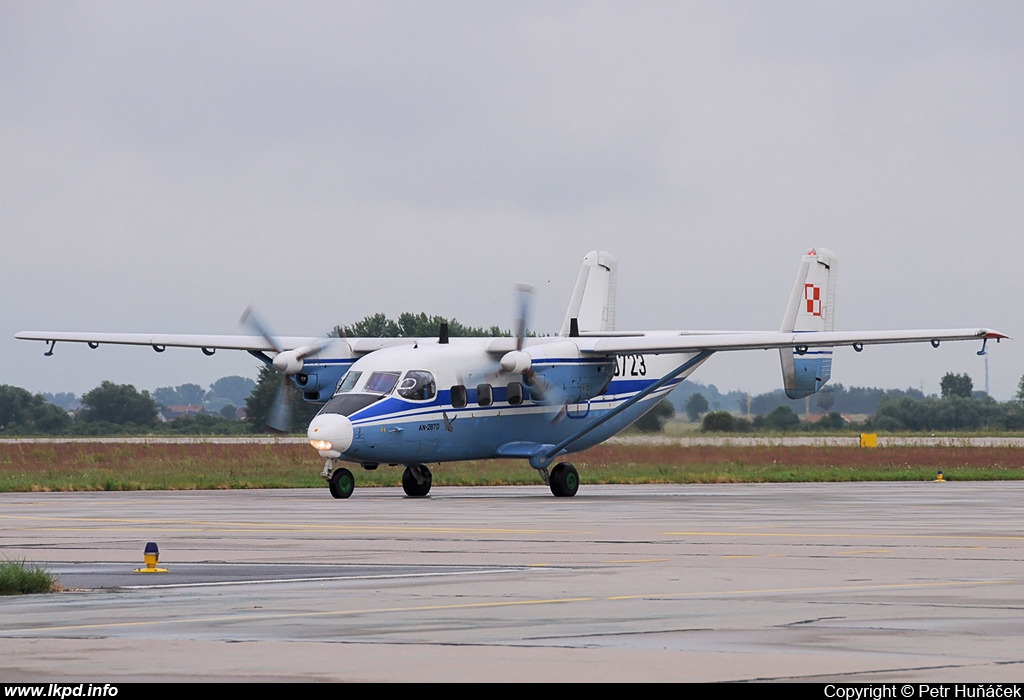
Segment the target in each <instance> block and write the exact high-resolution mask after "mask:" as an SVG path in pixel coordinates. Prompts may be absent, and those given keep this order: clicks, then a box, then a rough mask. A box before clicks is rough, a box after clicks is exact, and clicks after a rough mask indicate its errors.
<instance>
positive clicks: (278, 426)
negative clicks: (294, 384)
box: [267, 375, 292, 433]
mask: <svg viewBox="0 0 1024 700" xmlns="http://www.w3.org/2000/svg"><path fill="white" fill-rule="evenodd" d="M267 426H268V427H270V428H273V429H274V430H276V431H277V432H279V433H287V432H288V431H290V430H291V428H292V392H291V391H290V390H289V388H288V377H286V376H284V375H282V376H281V386H280V387H278V390H277V395H276V396H275V397H274V403H273V404H272V405H271V407H270V413H269V415H268V417H267Z"/></svg>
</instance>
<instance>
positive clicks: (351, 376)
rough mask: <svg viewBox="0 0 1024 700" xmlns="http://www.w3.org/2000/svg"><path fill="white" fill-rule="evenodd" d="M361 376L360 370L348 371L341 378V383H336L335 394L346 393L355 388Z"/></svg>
mask: <svg viewBox="0 0 1024 700" xmlns="http://www.w3.org/2000/svg"><path fill="white" fill-rule="evenodd" d="M361 376H363V373H362V372H348V373H347V374H346V375H345V377H344V378H343V379H342V380H341V384H339V385H338V390H337V391H336V392H335V393H336V394H347V393H348V392H350V391H352V390H353V389H355V388H356V384H358V383H359V378H360V377H361Z"/></svg>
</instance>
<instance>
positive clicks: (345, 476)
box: [327, 468, 356, 498]
mask: <svg viewBox="0 0 1024 700" xmlns="http://www.w3.org/2000/svg"><path fill="white" fill-rule="evenodd" d="M355 487H356V479H355V477H354V476H352V472H350V471H349V470H348V469H345V468H341V469H335V470H334V473H333V474H331V480H330V481H328V482H327V488H328V489H330V491H331V495H332V496H334V497H335V498H348V497H349V496H351V495H352V490H353V489H354V488H355Z"/></svg>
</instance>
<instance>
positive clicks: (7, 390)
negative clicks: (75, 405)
mask: <svg viewBox="0 0 1024 700" xmlns="http://www.w3.org/2000/svg"><path fill="white" fill-rule="evenodd" d="M70 425H71V417H70V416H69V415H68V414H67V412H66V411H65V410H64V409H62V408H61V407H59V406H55V405H53V404H51V403H48V402H47V401H46V399H44V398H43V397H42V396H40V395H38V394H37V395H35V396H33V395H32V394H30V393H29V392H28V391H26V390H24V389H22V388H21V387H16V386H8V385H6V384H4V385H0V431H3V432H5V433H21V434H35V433H56V432H61V431H63V430H65V429H67V428H68V427H69V426H70Z"/></svg>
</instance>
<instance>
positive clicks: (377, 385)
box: [363, 372, 400, 394]
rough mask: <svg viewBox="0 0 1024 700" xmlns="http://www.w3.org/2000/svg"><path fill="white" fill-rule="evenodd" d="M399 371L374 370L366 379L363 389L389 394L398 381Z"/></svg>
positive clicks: (373, 392) (371, 392)
mask: <svg viewBox="0 0 1024 700" xmlns="http://www.w3.org/2000/svg"><path fill="white" fill-rule="evenodd" d="M399 376H400V373H399V372H374V373H373V374H371V375H370V378H369V379H367V380H366V386H365V387H364V388H363V391H365V392H368V393H370V394H390V393H391V390H392V389H394V388H395V384H397V383H398V377H399Z"/></svg>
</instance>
